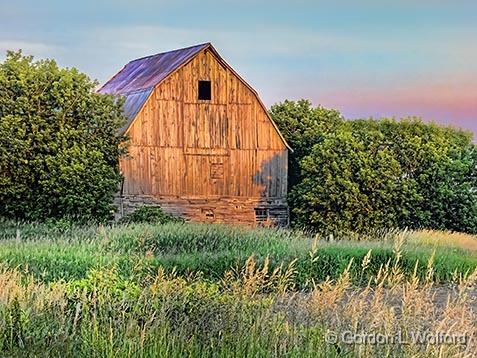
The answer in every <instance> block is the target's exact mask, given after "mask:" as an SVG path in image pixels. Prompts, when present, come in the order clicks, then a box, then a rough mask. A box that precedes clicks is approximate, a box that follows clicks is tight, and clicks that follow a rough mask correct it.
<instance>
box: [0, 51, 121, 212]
mask: <svg viewBox="0 0 477 358" xmlns="http://www.w3.org/2000/svg"><path fill="white" fill-rule="evenodd" d="M96 85H97V83H96V82H95V81H92V80H91V79H89V78H88V77H87V76H86V75H85V74H82V73H80V72H79V71H78V70H76V69H74V68H72V69H68V68H66V69H60V68H58V66H57V64H56V62H55V61H53V60H42V61H36V62H34V61H33V58H32V57H30V56H23V55H22V53H21V52H16V53H14V52H8V53H7V57H6V60H5V61H4V62H3V63H0V215H1V216H6V217H13V218H20V219H27V220H44V219H46V218H63V217H68V218H70V219H71V218H76V219H81V220H90V219H95V220H104V219H107V218H109V217H110V216H111V210H112V206H111V203H112V198H113V195H114V193H115V192H116V190H117V187H118V184H119V182H120V179H121V176H120V172H119V166H118V158H119V155H120V154H121V153H122V151H123V143H124V140H125V138H124V137H123V136H122V135H120V134H119V129H120V128H121V127H122V126H123V124H124V122H125V118H124V115H123V112H122V102H121V101H116V100H115V99H114V98H113V97H112V96H108V95H100V94H96V93H94V88H95V86H96Z"/></svg>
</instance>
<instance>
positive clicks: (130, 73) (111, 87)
mask: <svg viewBox="0 0 477 358" xmlns="http://www.w3.org/2000/svg"><path fill="white" fill-rule="evenodd" d="M209 45H210V44H209V43H205V44H201V45H196V46H192V47H186V48H182V49H178V50H174V51H169V52H163V53H158V54H157V55H151V56H147V57H143V58H138V59H137V60H133V61H131V62H129V63H128V64H127V65H126V66H124V67H123V68H122V70H121V71H119V72H118V73H117V74H115V75H114V76H113V77H112V78H111V79H110V80H109V81H108V82H106V83H105V84H104V85H103V87H101V88H100V89H99V90H98V92H99V93H109V94H113V95H122V96H125V97H126V102H125V103H124V114H125V115H126V116H127V117H128V123H127V125H126V127H125V128H124V129H127V128H128V127H129V125H130V124H131V122H132V120H133V119H134V117H135V116H136V114H137V113H138V112H139V110H140V109H141V108H142V106H143V105H144V103H145V102H146V100H147V98H148V97H149V94H150V93H151V92H152V90H153V88H154V86H156V85H157V84H158V83H160V82H161V81H162V80H164V79H165V78H166V77H167V76H169V75H170V74H171V73H172V72H174V71H175V70H176V69H177V68H179V67H180V66H181V65H182V64H184V63H185V62H187V61H188V60H190V59H191V58H192V57H194V56H195V55H196V54H197V53H198V52H200V51H201V50H203V49H204V48H206V47H208V46H209Z"/></svg>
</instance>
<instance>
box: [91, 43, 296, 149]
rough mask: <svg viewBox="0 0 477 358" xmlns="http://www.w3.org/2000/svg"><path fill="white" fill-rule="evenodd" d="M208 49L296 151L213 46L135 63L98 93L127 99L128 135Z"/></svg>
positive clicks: (144, 58) (200, 47)
mask: <svg viewBox="0 0 477 358" xmlns="http://www.w3.org/2000/svg"><path fill="white" fill-rule="evenodd" d="M205 48H208V49H210V50H211V51H212V52H213V53H214V54H215V56H216V57H217V59H218V60H219V61H220V62H222V63H223V64H224V65H225V66H226V67H227V68H229V69H230V70H231V71H232V72H233V73H234V74H235V75H236V76H237V77H238V78H239V79H240V80H241V81H242V82H243V83H244V84H245V85H246V86H247V87H248V88H249V89H250V90H251V91H252V92H253V93H254V94H255V96H256V97H257V99H258V101H259V102H260V104H261V105H262V107H263V108H264V110H265V112H266V113H267V115H268V117H269V119H270V121H271V122H272V124H273V126H274V127H275V129H276V130H277V133H278V135H279V136H280V138H281V139H282V140H283V142H284V143H285V146H286V147H287V148H288V149H290V150H291V151H293V149H292V148H291V147H290V146H289V145H288V143H287V142H286V140H285V138H284V137H283V135H282V134H281V133H280V131H279V129H278V127H277V125H276V124H275V122H274V121H273V120H272V118H271V117H270V115H269V114H268V111H267V109H266V107H265V106H264V104H263V103H262V101H261V100H260V97H259V96H258V94H257V92H256V91H255V90H254V89H253V88H252V87H251V86H250V85H249V84H248V83H247V82H246V81H245V80H243V78H242V77H240V76H239V75H238V74H237V73H236V72H235V71H234V70H233V68H232V67H231V66H230V65H229V64H227V63H226V62H225V61H224V60H223V59H222V57H221V56H220V55H219V54H218V53H217V51H216V50H215V49H214V47H213V46H212V44H211V43H210V42H207V43H203V44H200V45H195V46H191V47H185V48H181V49H177V50H173V51H168V52H162V53H158V54H156V55H150V56H146V57H141V58H138V59H136V60H132V61H130V62H129V63H128V64H126V66H124V67H123V68H122V69H121V70H120V71H119V72H118V73H116V74H115V75H114V76H113V77H112V78H111V79H110V80H109V81H108V82H106V83H105V84H104V85H103V86H102V87H101V88H100V89H99V90H98V92H99V93H109V94H112V95H121V96H124V97H125V98H126V100H125V102H124V107H123V108H124V114H125V115H126V117H127V118H128V122H127V124H126V125H125V126H124V127H123V128H122V130H123V131H126V130H127V129H128V128H129V126H130V125H131V123H132V122H133V121H134V118H135V117H136V115H137V114H138V112H139V111H140V110H141V108H142V107H143V105H144V103H146V101H147V99H148V98H149V95H150V94H151V92H152V91H153V90H154V87H155V86H157V85H158V84H159V83H161V82H162V81H163V80H165V79H166V78H167V77H169V76H170V75H171V74H172V73H173V72H175V71H176V70H177V69H179V68H180V67H181V66H182V65H184V64H185V63H187V62H189V61H190V60H191V59H192V58H193V57H195V56H196V55H197V54H198V53H199V52H200V51H202V50H203V49H205Z"/></svg>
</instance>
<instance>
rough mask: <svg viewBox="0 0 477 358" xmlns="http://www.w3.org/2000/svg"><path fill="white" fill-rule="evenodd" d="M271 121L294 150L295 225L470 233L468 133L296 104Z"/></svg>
mask: <svg viewBox="0 0 477 358" xmlns="http://www.w3.org/2000/svg"><path fill="white" fill-rule="evenodd" d="M271 115H272V117H273V118H274V120H275V121H276V122H277V124H278V126H279V127H280V129H281V130H282V133H283V134H284V136H285V138H286V140H287V141H288V142H289V143H290V145H291V146H292V148H294V149H295V151H294V153H292V154H291V155H290V162H289V180H290V186H289V202H290V206H291V208H292V210H291V211H292V214H293V215H292V223H293V224H294V225H295V226H297V225H298V226H301V227H307V228H311V229H313V230H315V231H318V232H321V233H325V234H334V235H337V234H342V233H347V232H358V233H367V232H370V231H373V230H375V229H377V228H394V227H401V228H404V227H410V228H416V229H417V228H431V229H439V230H455V231H464V232H468V233H476V232H477V147H476V146H475V145H474V144H473V143H472V135H471V133H467V132H465V131H461V130H458V129H454V128H450V127H441V126H438V125H436V124H433V123H424V122H423V121H422V120H421V119H419V118H404V119H401V120H400V121H396V120H394V119H380V120H372V119H369V120H354V121H344V120H342V118H341V116H340V115H339V113H338V112H336V111H333V110H326V109H323V108H322V107H317V108H312V107H311V104H310V103H309V102H308V101H303V100H302V101H298V102H291V101H285V102H284V103H280V104H277V105H274V106H272V108H271Z"/></svg>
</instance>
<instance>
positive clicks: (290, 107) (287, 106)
mask: <svg viewBox="0 0 477 358" xmlns="http://www.w3.org/2000/svg"><path fill="white" fill-rule="evenodd" d="M270 115H271V116H272V118H273V120H274V122H275V123H276V124H277V125H278V127H279V128H280V132H281V133H282V134H283V136H284V137H285V139H286V140H287V142H288V143H289V144H290V146H291V147H292V148H293V152H292V153H289V156H288V159H289V164H288V174H289V179H288V186H289V189H293V187H294V186H295V185H296V184H297V183H299V182H300V181H301V177H300V168H299V162H300V160H301V159H302V158H303V157H305V156H306V155H308V154H309V153H310V151H311V148H312V147H313V145H315V144H317V143H320V142H321V141H323V140H324V138H325V135H326V134H327V133H334V132H335V131H336V129H337V128H339V127H340V126H341V125H342V124H343V123H344V118H343V116H342V115H341V114H340V113H339V112H338V111H336V110H332V109H331V110H330V109H326V108H323V107H321V106H318V107H316V108H313V107H312V105H311V102H310V101H307V100H303V99H302V100H300V101H297V102H294V101H289V100H286V101H284V102H283V103H278V104H275V105H273V106H272V107H271V108H270Z"/></svg>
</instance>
